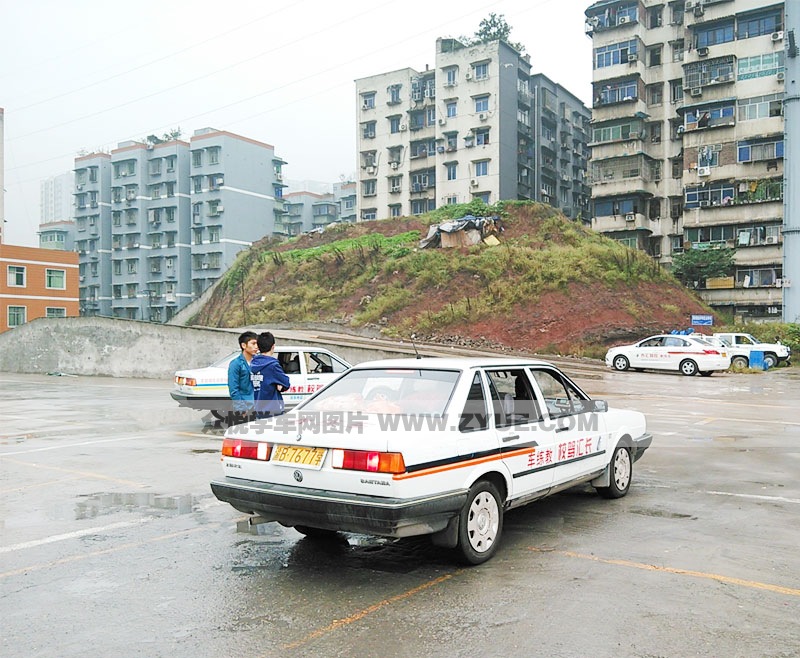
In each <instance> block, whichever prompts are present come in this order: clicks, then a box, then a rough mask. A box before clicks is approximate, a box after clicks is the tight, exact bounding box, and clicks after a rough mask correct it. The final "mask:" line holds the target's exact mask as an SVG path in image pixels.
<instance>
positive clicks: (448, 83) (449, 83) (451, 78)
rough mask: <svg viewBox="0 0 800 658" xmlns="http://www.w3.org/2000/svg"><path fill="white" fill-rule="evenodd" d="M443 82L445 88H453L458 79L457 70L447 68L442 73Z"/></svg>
mask: <svg viewBox="0 0 800 658" xmlns="http://www.w3.org/2000/svg"><path fill="white" fill-rule="evenodd" d="M444 76H445V80H444V86H445V87H454V86H455V85H456V82H457V77H458V69H457V68H455V67H453V68H449V69H447V70H446V71H445V72H444Z"/></svg>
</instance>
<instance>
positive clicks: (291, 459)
mask: <svg viewBox="0 0 800 658" xmlns="http://www.w3.org/2000/svg"><path fill="white" fill-rule="evenodd" d="M326 452H327V450H326V449H325V448H306V447H305V446H285V445H277V446H275V449H274V450H273V451H272V460H271V461H273V462H276V463H278V464H283V465H284V466H296V467H298V468H313V469H315V470H319V469H320V468H322V461H323V460H324V459H325V453H326Z"/></svg>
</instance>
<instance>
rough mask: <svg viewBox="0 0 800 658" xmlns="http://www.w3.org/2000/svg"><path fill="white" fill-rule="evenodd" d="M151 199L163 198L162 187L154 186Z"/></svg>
mask: <svg viewBox="0 0 800 658" xmlns="http://www.w3.org/2000/svg"><path fill="white" fill-rule="evenodd" d="M151 197H152V198H153V199H160V198H161V185H153V190H152V194H151Z"/></svg>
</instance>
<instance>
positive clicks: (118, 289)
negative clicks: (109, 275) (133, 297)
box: [112, 285, 122, 299]
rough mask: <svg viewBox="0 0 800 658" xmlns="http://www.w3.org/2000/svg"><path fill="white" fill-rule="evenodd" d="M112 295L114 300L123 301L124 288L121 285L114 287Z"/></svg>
mask: <svg viewBox="0 0 800 658" xmlns="http://www.w3.org/2000/svg"><path fill="white" fill-rule="evenodd" d="M112 294H113V296H114V299H122V286H121V285H115V286H112Z"/></svg>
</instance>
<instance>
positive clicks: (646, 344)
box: [640, 337, 664, 347]
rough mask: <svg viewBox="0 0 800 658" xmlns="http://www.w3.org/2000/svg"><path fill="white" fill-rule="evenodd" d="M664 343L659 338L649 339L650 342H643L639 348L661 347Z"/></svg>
mask: <svg viewBox="0 0 800 658" xmlns="http://www.w3.org/2000/svg"><path fill="white" fill-rule="evenodd" d="M663 343H664V339H663V338H661V337H658V338H651V339H650V340H646V341H644V342H643V343H642V344H641V345H640V347H661V346H662V345H663Z"/></svg>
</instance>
